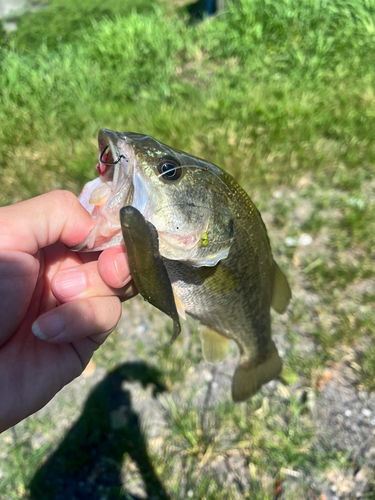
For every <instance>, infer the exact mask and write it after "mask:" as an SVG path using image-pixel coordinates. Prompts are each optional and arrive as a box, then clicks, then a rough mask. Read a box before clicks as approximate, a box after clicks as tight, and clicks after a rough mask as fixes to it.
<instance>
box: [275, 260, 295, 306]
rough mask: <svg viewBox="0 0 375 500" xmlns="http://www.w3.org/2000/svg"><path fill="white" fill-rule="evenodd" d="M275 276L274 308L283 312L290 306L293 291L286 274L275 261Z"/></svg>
mask: <svg viewBox="0 0 375 500" xmlns="http://www.w3.org/2000/svg"><path fill="white" fill-rule="evenodd" d="M273 264H274V272H275V278H274V283H273V295H272V304H271V306H272V309H274V310H275V311H276V312H277V313H279V314H283V313H284V312H285V311H286V308H287V307H288V304H289V301H290V299H291V297H292V292H291V290H290V286H289V283H288V281H287V279H286V277H285V276H284V274H283V272H282V271H281V269H280V268H279V266H278V265H277V264H276V262H275V261H273Z"/></svg>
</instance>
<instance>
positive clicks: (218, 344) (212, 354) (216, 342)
mask: <svg viewBox="0 0 375 500" xmlns="http://www.w3.org/2000/svg"><path fill="white" fill-rule="evenodd" d="M228 340H229V339H227V338H226V337H223V336H222V335H220V334H219V333H217V332H215V331H214V330H211V328H208V327H207V326H203V327H202V330H201V341H202V350H203V356H204V358H205V360H206V361H208V362H209V363H212V364H217V363H221V362H222V361H223V359H224V358H225V355H226V353H227V348H228Z"/></svg>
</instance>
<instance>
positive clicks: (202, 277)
mask: <svg viewBox="0 0 375 500" xmlns="http://www.w3.org/2000/svg"><path fill="white" fill-rule="evenodd" d="M97 170H98V172H99V174H100V177H99V179H96V180H94V181H91V182H90V183H88V184H87V185H86V186H85V188H84V189H83V191H82V194H81V196H80V200H81V203H82V205H83V206H85V208H86V209H87V210H88V211H89V212H90V213H91V214H92V215H93V217H94V218H96V219H97V224H96V225H95V227H94V229H93V230H92V231H91V233H90V234H89V236H88V237H87V238H86V239H85V241H84V242H83V243H82V244H81V245H79V247H77V248H76V249H80V250H85V249H86V250H100V249H104V248H107V247H108V246H113V245H118V244H121V243H122V241H123V238H124V240H125V245H126V249H127V251H128V255H129V266H130V270H131V273H132V275H133V276H134V279H135V282H136V286H137V287H138V289H139V291H140V293H141V295H142V296H143V297H144V298H145V299H146V300H148V301H149V302H151V303H152V304H154V305H156V307H159V309H161V310H163V311H164V312H165V313H166V314H168V315H169V316H171V317H172V319H173V320H174V323H175V335H176V331H177V330H176V324H177V323H176V314H175V310H176V308H177V311H178V313H179V314H180V315H181V316H183V317H184V316H185V314H189V315H191V316H192V317H194V318H196V319H198V320H199V321H200V322H201V323H202V324H203V325H204V328H203V332H202V347H203V353H204V355H205V357H206V359H207V360H208V361H210V362H214V363H215V362H219V361H220V360H222V359H223V357H224V355H225V351H226V345H227V340H228V339H232V340H234V341H235V342H236V343H237V345H238V347H239V350H240V364H239V366H238V367H237V370H236V372H235V374H234V378H233V384H232V396H233V399H234V400H235V401H242V400H245V399H247V398H249V397H251V396H252V395H253V394H255V393H256V392H257V391H258V390H259V388H260V387H261V385H262V384H265V383H267V382H268V381H270V380H272V379H273V378H275V377H276V376H277V375H278V374H279V373H280V371H281V367H282V365H281V360H280V358H279V356H278V353H277V350H276V347H275V344H274V343H273V341H272V339H271V320H270V308H271V306H272V307H273V308H274V309H275V310H276V311H277V312H279V313H282V312H284V311H285V310H286V307H287V305H288V302H289V300H290V297H291V293H290V289H289V285H288V283H287V281H286V278H285V277H284V275H283V274H282V272H281V271H280V269H279V268H278V266H277V265H276V263H275V262H274V260H273V257H272V252H271V247H270V242H269V239H268V236H267V231H266V228H265V225H264V223H263V221H262V218H261V216H260V213H259V212H258V210H257V209H256V207H255V205H254V204H253V203H252V201H251V199H250V198H249V196H248V195H247V194H246V193H245V191H244V190H243V189H242V188H241V187H240V186H239V185H238V184H237V183H236V181H235V180H234V179H233V178H232V177H231V176H230V175H228V174H227V173H225V172H224V171H223V170H221V169H220V168H219V167H217V166H215V165H213V164H211V163H208V162H206V161H204V160H202V159H200V158H196V157H194V156H191V155H188V154H186V153H184V152H181V151H178V150H174V149H172V148H170V147H169V146H166V145H165V144H162V143H160V142H159V141H156V140H155V139H152V138H151V137H149V136H145V135H142V134H134V133H125V134H119V133H117V132H111V131H107V130H102V131H100V133H99V162H98V165H97ZM124 205H130V206H131V207H133V208H134V209H135V210H136V211H135V212H132V214H131V216H130V226H131V229H129V227H128V228H127V227H126V224H125V220H123V216H121V219H122V224H120V220H119V216H118V213H119V212H120V209H121V207H122V206H124ZM121 213H122V214H124V213H125V212H124V211H123V210H122V212H121ZM129 213H130V212H129ZM134 214H136V215H134ZM137 221H138V222H137ZM152 228H154V229H155V230H154V229H152ZM129 231H130V232H129ZM137 231H138V233H139V234H137ZM156 232H157V237H156V235H155V233H156ZM130 233H132V234H133V236H132V237H130ZM147 248H148V249H149V251H147V252H145V249H147ZM150 256H152V257H151V258H150ZM171 287H172V289H173V294H172V293H171ZM158 295H160V296H161V297H162V301H161V302H162V305H161V306H160V297H159V296H158ZM166 302H167V303H166ZM168 302H169V303H170V307H169V305H168ZM157 304H159V305H157Z"/></svg>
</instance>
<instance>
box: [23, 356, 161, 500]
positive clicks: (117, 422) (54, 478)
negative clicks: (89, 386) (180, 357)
mask: <svg viewBox="0 0 375 500" xmlns="http://www.w3.org/2000/svg"><path fill="white" fill-rule="evenodd" d="M136 381H138V382H140V383H141V384H142V386H143V387H146V386H148V385H149V384H152V386H153V391H152V395H153V397H155V396H156V395H157V394H158V393H161V392H163V391H165V390H166V388H165V386H164V385H163V384H162V383H161V382H160V373H159V372H158V371H157V370H156V369H155V368H151V367H149V366H148V365H147V364H146V363H143V362H132V363H124V364H123V365H121V366H119V367H118V368H116V369H115V370H113V371H112V372H110V373H109V374H108V375H107V376H106V378H105V379H104V380H103V381H102V382H100V383H99V384H98V385H97V386H96V387H95V388H94V389H93V391H92V392H91V394H90V395H89V397H88V399H87V401H86V404H85V406H84V409H83V413H82V415H81V417H80V418H79V420H78V421H77V423H76V424H74V425H73V427H72V428H71V429H70V431H69V432H68V434H67V435H66V437H65V438H64V440H63V441H62V443H61V444H60V446H59V447H58V449H57V450H56V451H55V452H54V453H53V455H51V457H50V458H49V459H48V460H47V462H46V463H45V464H44V465H43V466H42V467H41V468H40V470H39V471H38V472H37V473H36V474H35V476H34V477H33V479H32V481H31V482H30V484H29V491H30V499H31V500H87V499H90V500H99V499H101V500H102V499H103V498H105V499H106V500H115V499H116V500H140V499H139V497H137V496H134V495H131V494H130V493H129V492H127V491H126V484H125V485H122V481H121V466H122V463H123V460H124V457H125V455H126V454H128V455H129V456H130V458H131V459H132V460H133V463H135V464H136V466H137V468H138V471H139V474H140V475H141V476H142V479H143V482H144V489H145V491H146V493H147V498H148V499H149V500H151V499H152V500H170V497H169V496H168V495H167V493H166V491H165V489H164V487H163V485H162V484H161V482H160V480H159V478H158V477H157V475H156V473H155V471H154V468H153V465H152V463H151V462H150V459H149V457H148V454H147V449H146V444H145V439H144V436H143V433H142V429H141V427H140V422H139V418H138V415H137V414H136V412H135V411H134V410H133V408H132V401H131V394H130V392H129V390H127V389H126V387H125V388H124V386H123V383H124V382H136ZM142 499H144V496H142Z"/></svg>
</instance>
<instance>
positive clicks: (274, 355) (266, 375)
mask: <svg viewBox="0 0 375 500" xmlns="http://www.w3.org/2000/svg"><path fill="white" fill-rule="evenodd" d="M281 369H282V362H281V358H280V357H279V354H278V352H277V349H276V347H274V349H273V350H272V351H271V354H270V356H269V357H268V358H267V359H265V360H264V361H263V362H262V363H258V364H256V362H255V361H245V362H243V363H241V364H240V365H239V366H238V367H237V369H236V371H235V373H234V376H233V381H232V398H233V401H235V402H236V401H245V400H246V399H249V398H251V397H252V396H254V394H256V393H257V392H258V391H259V389H260V388H261V387H262V385H263V384H267V382H270V381H271V380H273V379H274V378H276V377H277V376H278V375H279V374H280V372H281Z"/></svg>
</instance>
